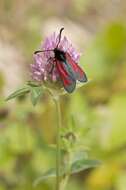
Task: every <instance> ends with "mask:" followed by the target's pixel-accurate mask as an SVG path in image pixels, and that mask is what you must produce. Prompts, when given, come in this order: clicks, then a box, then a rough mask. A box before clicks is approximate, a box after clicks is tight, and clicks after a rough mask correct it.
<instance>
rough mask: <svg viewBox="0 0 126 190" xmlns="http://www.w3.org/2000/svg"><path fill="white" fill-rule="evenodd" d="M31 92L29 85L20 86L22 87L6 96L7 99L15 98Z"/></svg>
mask: <svg viewBox="0 0 126 190" xmlns="http://www.w3.org/2000/svg"><path fill="white" fill-rule="evenodd" d="M29 92H30V89H29V87H28V86H27V87H23V88H20V89H18V90H16V91H15V92H13V93H12V94H10V95H9V96H8V97H7V98H6V101H8V100H11V99H13V98H16V97H18V96H23V95H25V94H27V93H29Z"/></svg>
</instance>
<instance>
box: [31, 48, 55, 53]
mask: <svg viewBox="0 0 126 190" xmlns="http://www.w3.org/2000/svg"><path fill="white" fill-rule="evenodd" d="M46 51H53V49H47V50H37V51H35V52H34V54H37V53H41V52H46Z"/></svg>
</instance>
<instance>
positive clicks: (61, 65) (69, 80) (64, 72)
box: [56, 60, 76, 93]
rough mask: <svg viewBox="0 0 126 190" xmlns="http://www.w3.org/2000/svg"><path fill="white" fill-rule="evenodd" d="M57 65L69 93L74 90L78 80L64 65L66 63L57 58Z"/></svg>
mask: <svg viewBox="0 0 126 190" xmlns="http://www.w3.org/2000/svg"><path fill="white" fill-rule="evenodd" d="M56 67H57V70H58V72H59V75H60V78H61V80H62V82H63V86H64V88H65V90H66V91H67V92H69V93H71V92H73V91H74V89H75V87H76V80H73V79H72V78H71V77H70V76H69V73H68V72H67V70H66V69H65V67H64V63H63V62H61V61H58V60H56Z"/></svg>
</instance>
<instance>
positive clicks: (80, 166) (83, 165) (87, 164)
mask: <svg viewBox="0 0 126 190" xmlns="http://www.w3.org/2000/svg"><path fill="white" fill-rule="evenodd" d="M99 165H100V161H98V160H90V159H86V160H85V159H80V160H76V161H75V162H73V163H72V164H71V172H70V173H71V174H75V173H78V172H81V171H84V170H86V169H89V168H95V167H98V166H99ZM66 174H67V171H66V169H65V168H64V167H63V168H61V172H60V176H64V175H66ZM55 177H56V169H54V168H52V169H50V170H48V171H47V172H45V173H44V174H43V175H42V176H40V177H38V178H37V179H36V180H35V182H34V185H35V186H36V185H38V184H39V183H40V182H42V181H44V180H47V179H50V178H55Z"/></svg>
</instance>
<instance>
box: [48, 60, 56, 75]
mask: <svg viewBox="0 0 126 190" xmlns="http://www.w3.org/2000/svg"><path fill="white" fill-rule="evenodd" d="M50 58H51V57H50ZM50 58H49V59H50ZM51 59H52V58H51ZM51 59H50V60H51ZM52 60H53V64H52V67H51V69H50V71H49V74H51V73H52V72H53V69H54V67H55V65H56V60H55V59H54V58H53V59H52Z"/></svg>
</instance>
